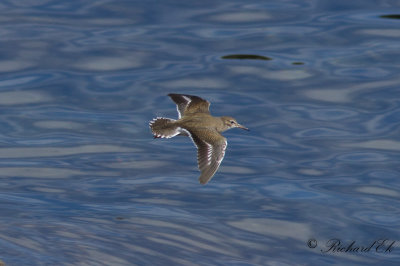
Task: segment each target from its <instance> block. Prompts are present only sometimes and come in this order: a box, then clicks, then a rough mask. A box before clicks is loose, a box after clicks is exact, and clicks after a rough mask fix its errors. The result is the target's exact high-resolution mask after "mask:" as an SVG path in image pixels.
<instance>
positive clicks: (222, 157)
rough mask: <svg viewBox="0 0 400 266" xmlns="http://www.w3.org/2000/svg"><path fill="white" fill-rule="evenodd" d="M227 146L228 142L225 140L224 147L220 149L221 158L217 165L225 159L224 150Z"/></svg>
mask: <svg viewBox="0 0 400 266" xmlns="http://www.w3.org/2000/svg"><path fill="white" fill-rule="evenodd" d="M227 145H228V142H227V141H226V140H225V143H224V147H223V148H222V156H221V158H220V159H219V160H217V162H218V164H220V163H221V162H222V160H223V159H224V157H225V150H226V146H227Z"/></svg>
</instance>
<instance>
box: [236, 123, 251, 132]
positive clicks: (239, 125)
mask: <svg viewBox="0 0 400 266" xmlns="http://www.w3.org/2000/svg"><path fill="white" fill-rule="evenodd" d="M237 127H238V128H241V129H244V130H247V131H250V129H248V128H247V127H245V126H242V125H241V124H237Z"/></svg>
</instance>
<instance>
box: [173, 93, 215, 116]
mask: <svg viewBox="0 0 400 266" xmlns="http://www.w3.org/2000/svg"><path fill="white" fill-rule="evenodd" d="M168 96H169V97H171V99H172V100H173V101H174V102H175V103H176V109H177V111H178V115H179V118H181V117H183V116H185V115H188V114H190V113H206V114H210V110H209V108H210V103H209V102H208V101H206V100H204V99H202V98H200V97H198V96H194V95H186V94H175V93H170V94H168Z"/></svg>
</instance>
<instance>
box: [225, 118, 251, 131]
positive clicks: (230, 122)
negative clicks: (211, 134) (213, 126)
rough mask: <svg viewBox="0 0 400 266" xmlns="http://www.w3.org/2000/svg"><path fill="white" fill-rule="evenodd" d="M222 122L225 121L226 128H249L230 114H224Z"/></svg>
mask: <svg viewBox="0 0 400 266" xmlns="http://www.w3.org/2000/svg"><path fill="white" fill-rule="evenodd" d="M221 120H222V122H223V123H224V128H225V130H228V129H231V128H235V127H238V128H241V129H244V130H247V131H248V130H249V129H248V128H247V127H244V126H242V125H241V124H239V123H238V122H237V121H236V119H235V118H233V117H230V116H223V117H221Z"/></svg>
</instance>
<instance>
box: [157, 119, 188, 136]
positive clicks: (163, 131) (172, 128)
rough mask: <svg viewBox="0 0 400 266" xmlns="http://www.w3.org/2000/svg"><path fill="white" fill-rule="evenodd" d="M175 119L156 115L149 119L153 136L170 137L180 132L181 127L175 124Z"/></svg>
mask: <svg viewBox="0 0 400 266" xmlns="http://www.w3.org/2000/svg"><path fill="white" fill-rule="evenodd" d="M175 121H176V120H174V119H170V118H164V117H157V118H154V119H153V120H152V121H150V123H149V126H150V129H151V132H152V133H153V135H154V138H172V137H175V136H176V135H179V134H181V128H180V127H178V126H176V125H175V123H174V122H175Z"/></svg>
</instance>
